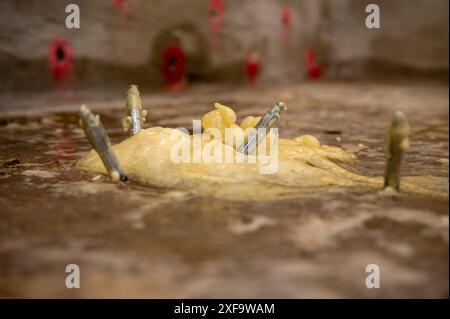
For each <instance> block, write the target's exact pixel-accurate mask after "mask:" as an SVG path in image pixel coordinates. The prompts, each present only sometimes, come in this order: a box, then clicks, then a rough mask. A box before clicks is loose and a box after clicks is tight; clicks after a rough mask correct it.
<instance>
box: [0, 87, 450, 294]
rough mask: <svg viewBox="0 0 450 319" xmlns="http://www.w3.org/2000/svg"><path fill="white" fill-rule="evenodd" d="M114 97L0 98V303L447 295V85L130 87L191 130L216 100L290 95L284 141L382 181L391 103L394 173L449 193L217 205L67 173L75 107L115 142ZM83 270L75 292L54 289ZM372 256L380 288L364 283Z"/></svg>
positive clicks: (242, 109) (243, 102) (350, 194)
mask: <svg viewBox="0 0 450 319" xmlns="http://www.w3.org/2000/svg"><path fill="white" fill-rule="evenodd" d="M125 91H126V88H124V89H123V90H122V91H121V92H77V93H74V92H55V93H52V94H45V95H42V94H8V95H3V96H0V297H69V298H70V297H150V298H151V297H158V298H164V297H168V298H172V297H183V298H195V297H235V298H241V297H246V298H247V297H279V298H281V297H287V298H312V297H322V298H343V297H362V298H371V297H384V298H390V297H445V298H448V279H449V278H448V272H449V264H448V261H449V259H448V258H449V256H448V253H449V246H448V239H449V217H448V207H449V204H448V170H449V166H448V165H449V164H448V156H449V154H448V152H449V151H448V142H449V140H448V128H449V122H448V115H449V114H448V112H449V109H448V98H449V96H448V84H431V83H425V84H424V83H422V84H420V83H409V84H408V83H406V84H405V83H402V84H388V83H380V84H376V83H359V84H358V83H303V84H297V85H287V86H272V87H253V88H233V87H221V88H220V87H213V86H205V87H194V88H192V89H190V90H188V91H187V92H186V93H184V94H161V93H151V92H147V91H146V90H145V89H144V88H141V94H142V96H143V100H144V104H145V106H146V108H148V109H149V113H150V114H149V121H148V123H147V126H153V125H161V126H167V127H179V126H185V127H192V122H191V120H192V119H193V118H196V119H198V118H199V116H200V115H201V114H203V113H204V112H205V111H207V110H210V109H211V108H212V107H213V102H221V103H223V104H226V105H229V106H231V107H233V108H235V109H236V110H237V113H238V116H239V117H242V116H245V115H250V114H252V115H255V114H261V113H263V112H265V111H266V110H267V109H268V108H269V107H270V106H271V105H272V104H273V103H274V102H275V101H277V100H279V99H281V98H282V99H287V100H288V108H289V109H288V111H286V113H285V114H283V119H282V121H281V122H280V123H279V132H280V136H282V137H283V136H289V137H293V136H298V135H300V134H306V133H307V134H312V135H315V136H316V137H318V138H319V140H320V141H321V143H322V144H328V145H335V146H341V147H343V148H345V149H347V150H348V151H351V152H355V153H356V154H357V156H358V159H359V161H358V162H357V163H356V164H354V165H352V166H351V167H349V169H352V170H353V171H356V172H358V173H361V174H364V175H377V176H379V175H382V174H383V170H384V162H385V156H384V144H383V143H384V134H385V132H386V130H387V128H388V126H389V123H390V120H391V117H392V115H393V113H394V111H395V110H397V109H401V110H403V111H404V112H405V113H406V114H407V116H408V119H409V121H410V123H411V126H412V135H411V150H410V152H409V153H407V155H406V157H405V162H404V165H403V174H404V175H405V176H412V175H432V176H435V177H437V178H438V180H439V181H441V184H442V189H443V190H444V192H446V193H447V196H444V197H438V198H435V197H427V196H419V195H411V194H402V195H401V196H400V197H398V198H395V199H391V198H385V197H380V196H379V195H378V194H377V192H376V191H371V192H368V191H361V190H358V189H330V192H328V193H327V194H326V195H324V194H323V193H321V195H320V196H310V197H306V198H301V199H291V200H278V201H277V200H275V201H231V200H230V201H225V200H219V199H214V198H207V197H202V196H193V195H191V194H189V192H188V191H177V190H163V189H151V188H146V187H143V186H141V185H136V184H133V183H127V184H117V185H116V184H111V183H109V182H107V181H106V180H102V179H100V180H97V181H92V178H93V176H89V175H86V174H82V173H79V172H78V171H76V170H75V169H74V167H73V164H74V162H75V161H76V160H77V159H79V158H80V157H81V156H82V154H84V153H85V152H86V151H87V150H88V149H89V148H90V147H89V145H88V143H87V140H86V139H85V137H84V135H83V133H82V131H81V130H80V129H79V127H78V125H77V121H78V117H77V109H78V108H79V106H80V105H81V104H82V103H85V104H87V105H88V106H89V107H90V108H91V109H92V110H93V111H94V112H98V113H100V115H101V117H102V119H103V121H104V124H105V126H106V128H107V130H108V133H109V134H110V135H111V137H112V139H113V141H114V142H118V141H120V140H122V139H124V138H125V135H124V133H123V132H122V130H121V127H120V118H121V116H122V113H123V109H122V108H123V106H124V92H125ZM68 264H78V265H79V266H80V269H81V288H80V289H72V290H69V289H67V288H66V287H65V279H66V276H67V273H66V272H65V268H66V265H68ZM368 264H377V265H378V266H379V267H380V271H381V287H380V288H379V289H367V288H366V286H365V279H366V276H367V275H368V274H367V273H366V272H365V267H366V265H368Z"/></svg>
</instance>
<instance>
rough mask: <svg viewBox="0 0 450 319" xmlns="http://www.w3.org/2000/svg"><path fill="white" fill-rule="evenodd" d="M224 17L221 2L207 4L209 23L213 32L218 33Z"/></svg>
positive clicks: (212, 0) (215, 0)
mask: <svg viewBox="0 0 450 319" xmlns="http://www.w3.org/2000/svg"><path fill="white" fill-rule="evenodd" d="M224 16H225V12H224V6H223V2H222V0H211V1H210V2H209V21H210V24H211V28H212V29H213V31H214V32H219V31H220V28H221V26H222V22H223V19H224Z"/></svg>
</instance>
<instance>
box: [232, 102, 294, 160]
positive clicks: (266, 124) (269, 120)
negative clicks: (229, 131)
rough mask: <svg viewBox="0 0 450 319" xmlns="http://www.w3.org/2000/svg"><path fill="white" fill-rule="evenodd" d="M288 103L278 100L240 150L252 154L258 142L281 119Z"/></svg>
mask: <svg viewBox="0 0 450 319" xmlns="http://www.w3.org/2000/svg"><path fill="white" fill-rule="evenodd" d="M286 109H287V107H286V103H284V102H277V103H276V104H275V105H274V106H273V107H272V109H271V110H270V111H268V112H267V113H266V114H264V116H263V117H262V118H261V119H260V120H259V121H258V123H257V124H256V126H255V129H256V132H253V134H251V135H250V136H248V138H247V139H246V140H245V141H244V143H242V144H241V145H240V146H239V147H238V152H240V153H244V154H245V155H248V154H252V153H253V152H254V150H255V149H256V147H257V146H258V144H259V143H260V142H261V141H262V140H263V139H264V137H266V135H267V133H268V131H269V130H270V129H271V128H273V127H275V125H276V124H277V123H278V121H279V120H280V115H281V112H283V111H284V110H286Z"/></svg>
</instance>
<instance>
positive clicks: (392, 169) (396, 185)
mask: <svg viewBox="0 0 450 319" xmlns="http://www.w3.org/2000/svg"><path fill="white" fill-rule="evenodd" d="M409 132H410V127H409V124H408V121H407V120H406V116H405V114H404V113H403V112H396V113H395V115H394V118H393V120H392V124H391V127H390V128H389V131H388V133H387V135H386V153H387V161H386V171H385V175H384V188H386V187H391V188H392V189H394V190H395V191H399V190H400V168H401V162H402V159H403V154H404V153H405V152H406V151H407V150H408V149H409V137H408V136H409Z"/></svg>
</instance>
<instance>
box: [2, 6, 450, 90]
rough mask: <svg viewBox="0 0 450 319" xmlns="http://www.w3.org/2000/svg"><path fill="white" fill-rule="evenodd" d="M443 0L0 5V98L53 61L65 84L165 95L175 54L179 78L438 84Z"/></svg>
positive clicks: (50, 76) (443, 53) (51, 78)
mask: <svg viewBox="0 0 450 319" xmlns="http://www.w3.org/2000/svg"><path fill="white" fill-rule="evenodd" d="M69 3H76V4H78V5H79V7H80V13H81V14H80V16H81V27H80V29H67V28H66V26H65V20H66V16H67V15H68V13H66V12H65V8H66V6H67V5H68V4H69ZM369 3H376V4H378V5H379V6H380V8H381V28H380V29H367V28H366V27H365V19H366V16H367V13H366V12H365V7H366V5H367V4H369ZM448 3H449V2H448V0H368V1H366V0H291V1H289V0H258V1H255V0H222V1H219V0H211V1H210V0H189V1H187V0H170V1H162V0H154V1H144V0H100V1H89V0H78V1H75V0H71V1H66V0H46V1H40V0H33V1H7V0H1V1H0V90H12V89H31V90H45V89H48V88H51V87H53V86H54V85H55V81H59V78H58V75H57V74H56V75H55V69H54V66H52V63H54V62H55V59H56V61H58V59H61V60H65V61H67V60H70V61H71V67H70V70H66V71H67V73H68V74H63V75H62V77H66V79H63V80H64V82H66V85H69V86H70V87H73V88H90V87H111V86H115V85H117V86H123V85H124V84H125V85H126V84H129V83H139V84H140V85H145V86H149V87H155V88H157V87H162V86H164V85H165V83H166V84H167V77H165V73H164V72H165V71H167V68H171V67H173V66H171V65H169V66H168V65H167V63H169V64H170V63H173V61H172V60H171V59H170V58H167V53H168V52H169V56H170V52H171V51H170V50H169V51H167V50H168V49H170V48H173V47H175V48H176V47H179V48H181V50H182V54H183V56H184V58H185V66H184V71H183V70H182V71H183V77H184V78H185V79H186V81H187V82H196V81H199V82H207V83H211V82H218V83H245V82H249V81H252V80H255V81H259V82H262V83H266V82H267V83H274V82H275V81H284V80H286V81H288V80H301V79H304V78H307V77H311V78H318V77H321V78H325V79H326V78H329V79H362V78H372V77H382V78H392V77H393V76H394V75H396V76H401V77H411V76H412V75H417V76H419V77H424V76H426V77H444V78H446V77H447V76H448V75H447V74H448V36H449V32H448V10H449V8H448ZM58 41H59V42H58ZM61 41H62V42H61ZM58 43H59V44H60V43H64V52H59V51H57V50H56V49H55V45H58ZM52 46H53V47H52ZM52 49H53V50H52ZM175 56H176V54H175ZM177 62H180V61H177ZM175 67H177V66H175ZM315 67H317V69H318V70H314V68H315ZM63 71H64V70H63ZM63 73H64V72H63ZM252 74H253V75H252ZM67 83H68V84H67Z"/></svg>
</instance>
